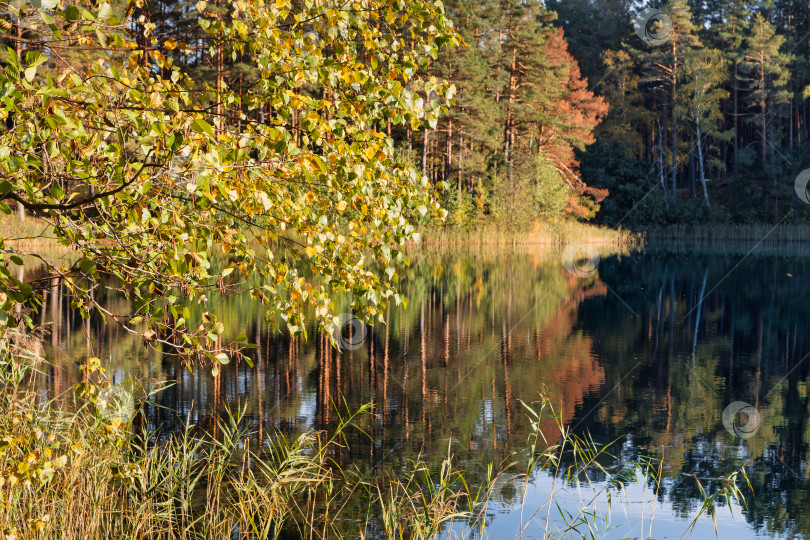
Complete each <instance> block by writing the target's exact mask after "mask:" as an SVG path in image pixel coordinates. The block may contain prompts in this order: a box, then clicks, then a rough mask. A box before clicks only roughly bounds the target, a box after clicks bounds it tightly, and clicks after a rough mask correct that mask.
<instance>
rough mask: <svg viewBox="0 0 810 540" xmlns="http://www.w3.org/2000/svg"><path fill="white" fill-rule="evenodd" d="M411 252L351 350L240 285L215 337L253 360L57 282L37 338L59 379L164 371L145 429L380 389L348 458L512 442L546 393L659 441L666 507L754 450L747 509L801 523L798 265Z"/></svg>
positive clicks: (579, 419)
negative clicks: (88, 310) (124, 316)
mask: <svg viewBox="0 0 810 540" xmlns="http://www.w3.org/2000/svg"><path fill="white" fill-rule="evenodd" d="M412 260H413V263H412V266H411V268H410V269H409V270H408V271H407V272H405V273H403V275H402V287H403V289H404V291H403V292H404V293H405V294H406V295H407V296H408V297H409V299H410V302H409V304H408V306H407V308H403V307H394V306H392V307H391V309H390V310H389V311H388V312H387V314H386V320H387V324H376V325H375V326H374V327H373V328H370V329H369V333H368V335H367V337H366V340H365V341H364V343H363V347H362V348H360V349H358V350H356V351H349V350H346V351H343V352H342V353H340V354H339V353H338V352H337V351H335V350H334V349H332V348H331V346H330V344H329V341H328V339H327V337H326V336H324V335H323V334H322V333H319V332H318V330H317V329H316V328H314V327H310V328H308V333H309V339H308V340H307V341H301V340H291V339H290V338H289V337H287V336H285V335H283V334H281V333H279V332H277V331H275V330H271V328H272V326H271V325H269V324H268V323H267V322H266V321H264V320H263V318H262V310H261V307H260V306H258V305H257V304H256V302H255V301H253V300H252V299H250V298H248V297H245V296H230V297H221V298H219V297H218V298H211V300H210V301H211V303H213V304H215V306H214V307H215V311H216V312H217V313H219V314H221V315H220V316H221V317H222V320H223V322H225V323H226V328H227V329H228V332H229V335H226V336H225V340H226V341H228V340H230V339H233V338H235V336H236V335H237V334H239V333H241V332H244V333H245V334H246V335H247V336H248V337H249V338H250V339H251V341H252V342H254V343H255V344H256V345H257V346H258V349H256V350H254V351H252V352H251V359H252V362H253V364H254V366H253V367H250V366H248V365H247V363H246V362H234V363H232V364H229V365H227V366H225V369H223V370H222V372H221V373H220V375H219V377H217V378H213V377H211V376H210V374H209V373H207V372H203V371H200V370H194V371H189V370H188V369H185V368H183V367H182V366H180V365H178V364H177V363H176V362H175V360H174V359H173V358H171V356H170V355H168V354H164V355H162V356H161V355H160V354H157V353H155V352H153V351H151V350H150V349H148V348H146V347H144V344H143V341H142V340H141V339H137V338H135V337H132V336H129V335H127V334H124V333H122V332H120V331H119V330H117V329H116V328H115V327H113V326H107V325H104V324H103V322H102V321H101V320H100V319H95V318H94V319H91V320H90V321H89V322H88V323H85V322H83V321H82V320H81V318H80V317H79V316H78V314H77V313H76V312H75V311H74V310H71V308H70V298H69V296H68V295H67V293H66V292H65V290H64V287H61V288H60V287H58V286H57V284H54V287H52V288H51V289H49V290H48V291H46V296H45V307H44V309H43V313H44V316H43V317H44V318H43V321H44V322H49V321H54V324H53V332H52V333H51V335H50V336H48V337H46V341H47V342H48V345H49V346H50V347H51V349H50V352H49V357H50V358H52V359H55V361H56V364H57V365H56V366H55V367H54V368H52V369H51V370H50V372H49V373H48V374H47V375H48V378H47V381H42V384H43V385H45V384H47V386H48V388H49V389H50V390H51V391H52V392H55V393H59V392H63V391H65V390H67V389H69V388H70V387H71V386H72V385H73V384H75V382H77V381H78V380H79V378H80V377H81V372H80V370H79V369H78V367H79V365H80V363H81V361H82V360H84V359H85V358H86V357H87V356H88V355H90V354H92V355H95V356H99V357H101V358H102V359H104V360H108V359H112V361H113V362H114V363H115V364H116V366H117V367H118V366H120V367H123V368H124V369H125V371H126V372H127V374H132V375H134V376H145V377H150V378H152V379H165V380H173V381H176V384H175V385H174V386H173V387H171V388H169V389H168V390H166V391H164V392H163V393H162V394H161V396H160V401H161V406H163V407H166V408H167V409H168V410H173V411H176V414H174V413H170V412H168V411H167V409H159V408H154V407H152V408H149V410H148V411H147V413H148V416H149V419H150V422H151V424H152V426H153V427H154V426H158V425H160V426H162V427H163V429H173V428H174V427H175V426H176V425H178V424H177V423H178V422H181V421H184V420H185V418H186V416H187V415H189V417H190V419H191V421H192V422H194V423H197V424H200V425H202V426H207V427H209V428H211V427H212V426H213V425H214V422H215V420H216V418H217V416H218V415H221V414H223V412H224V410H225V407H226V406H230V407H232V408H236V407H237V406H239V405H242V406H247V407H248V418H249V420H250V422H252V425H253V427H254V430H255V431H256V433H257V437H258V438H259V439H265V438H266V437H267V435H268V434H270V433H272V432H273V430H274V429H281V430H282V431H283V432H286V433H292V432H295V431H298V430H301V429H304V428H306V427H315V428H318V429H320V428H323V429H328V428H329V427H330V425H334V422H336V412H335V409H334V404H335V403H338V402H340V401H341V400H342V399H345V400H346V402H347V403H348V405H349V407H350V408H357V407H359V406H360V405H361V404H363V403H366V402H368V401H372V400H373V401H374V402H375V403H376V405H377V406H376V410H375V414H374V415H373V416H371V417H369V418H367V419H366V423H365V424H364V425H363V428H364V430H365V431H366V433H367V434H368V437H366V436H364V435H361V434H355V435H354V436H353V438H352V439H350V440H349V441H348V443H349V444H348V446H347V447H346V448H344V449H343V450H342V451H341V455H340V456H337V457H338V458H339V459H341V460H343V461H344V462H345V463H348V462H352V463H356V464H359V466H360V467H361V468H362V467H368V466H369V465H370V464H372V463H378V462H380V460H383V462H384V463H385V464H386V465H390V466H394V465H395V464H396V463H397V462H398V461H399V460H400V459H403V458H408V457H413V456H415V455H416V454H421V455H422V456H423V457H424V458H425V459H427V460H428V462H429V463H431V464H433V465H436V464H438V463H440V461H441V458H442V457H443V456H444V455H445V454H446V450H447V440H448V438H450V437H452V438H453V440H454V441H455V442H456V444H455V446H454V453H455V454H456V455H457V456H459V455H460V457H461V458H463V459H465V460H467V461H468V462H469V463H470V464H471V465H474V464H476V463H486V462H490V461H493V460H496V461H497V460H498V459H499V458H500V457H502V456H504V455H505V454H506V453H508V452H510V451H512V450H514V449H516V448H522V447H523V446H524V444H525V441H526V436H527V435H528V433H527V429H528V423H527V422H526V421H525V415H524V411H523V410H522V408H521V406H520V404H519V401H518V400H524V401H528V402H531V401H533V400H535V399H536V398H537V396H538V393H539V392H540V391H542V390H545V391H546V392H547V393H548V395H550V396H551V397H552V399H553V400H554V403H555V406H557V410H558V412H559V413H560V414H562V416H563V418H564V420H565V421H566V422H567V423H568V425H570V426H575V428H576V430H577V431H579V432H582V431H584V430H588V431H590V432H591V434H592V435H593V436H594V438H595V439H596V440H597V442H600V443H607V442H609V441H612V440H614V439H615V438H617V437H619V436H625V437H626V438H625V439H624V440H625V442H624V444H623V445H622V446H621V448H620V450H621V459H622V460H626V459H632V458H634V457H637V456H639V455H641V454H650V453H652V454H656V455H659V456H661V455H663V457H664V458H665V468H664V471H663V474H664V477H665V479H666V481H665V482H664V484H663V488H662V489H661V491H660V493H659V495H660V497H661V498H662V500H663V499H667V500H669V501H671V503H672V504H673V505H674V507H675V509H676V511H678V512H680V513H682V514H686V513H688V512H690V510H694V509H695V505H697V504H699V501H700V493H699V490H698V488H697V486H696V484H695V482H694V480H693V479H690V478H689V476H688V475H697V476H698V477H700V478H702V479H704V480H703V483H704V486H705V487H707V489H711V488H713V487H716V486H717V482H718V480H716V479H718V478H721V477H723V476H724V475H726V474H728V473H729V472H731V471H732V470H733V469H736V468H737V467H739V466H740V465H741V464H743V463H750V464H751V465H753V468H751V469H750V476H751V481H752V483H753V484H754V488H755V495H754V496H753V497H749V500H748V510H747V511H746V516H747V519H748V520H749V521H750V522H751V523H752V524H753V525H754V526H755V527H761V528H763V529H764V530H767V531H772V532H786V533H789V532H791V531H794V532H797V533H807V532H810V517H808V516H807V515H805V512H804V508H805V506H806V504H805V502H804V499H805V495H804V493H806V489H807V488H808V487H810V486H808V484H807V482H806V481H805V477H806V473H807V468H808V465H807V464H808V462H809V460H808V450H809V449H808V444H807V441H808V439H809V438H810V426H808V421H807V418H808V414H810V410H809V409H808V407H809V406H810V403H808V400H810V395H809V394H810V391H808V387H807V383H806V382H805V381H806V380H807V376H808V374H810V361H807V362H802V360H803V359H804V358H805V357H806V355H807V354H808V353H810V342H808V339H807V338H806V337H805V336H804V335H803V334H802V333H801V329H802V328H803V327H804V324H803V323H804V321H806V320H808V318H807V315H809V314H810V313H808V311H810V305H807V303H806V300H805V299H806V298H807V297H808V293H810V290H808V288H810V285H808V283H809V282H808V280H807V279H802V278H803V277H804V278H806V277H808V276H810V272H808V270H810V265H808V264H807V262H805V261H801V260H793V259H776V258H753V257H752V258H750V259H748V260H746V262H745V263H744V264H741V265H739V266H737V267H736V268H734V267H735V265H736V264H737V263H738V262H739V259H738V258H734V257H727V258H724V257H712V258H707V259H702V258H700V257H691V258H689V257H683V256H681V257H679V258H677V259H676V258H669V257H664V256H656V255H647V256H639V257H624V258H610V259H605V260H603V261H602V264H601V265H600V268H599V277H598V278H593V279H591V280H577V279H574V278H572V277H571V276H570V275H569V274H567V273H566V272H565V271H564V270H563V268H562V265H561V264H560V263H559V261H558V259H557V258H555V257H550V256H548V255H545V256H540V255H529V254H518V253H463V252H459V253H453V254H439V255H437V254H427V253H417V254H415V255H414V256H413V257H412ZM732 268H733V271H731V272H729V271H730V270H732ZM707 272H708V273H707ZM726 274H728V276H727V277H725V279H724V280H723V281H722V282H721V279H722V278H724V276H726ZM787 274H791V275H792V276H793V277H792V278H790V277H787ZM704 282H705V284H706V285H705V286H704ZM718 284H719V285H718ZM701 291H702V295H703V301H702V302H701V301H700V299H701ZM614 292H615V293H616V295H618V296H619V297H621V301H619V300H618V299H617V297H616V295H614ZM102 300H103V302H104V303H105V305H107V306H108V308H109V309H111V310H115V311H116V312H124V311H126V310H127V309H129V308H128V304H127V302H126V301H124V300H123V299H120V298H117V297H109V298H104V299H102ZM345 300H346V299H344V298H336V299H335V302H336V304H337V305H338V306H341V305H345ZM624 303H626V304H627V306H625V305H624ZM628 306H629V309H628ZM191 309H192V318H195V317H199V316H200V315H201V312H202V308H201V307H199V306H196V305H194V306H191ZM631 310H632V312H634V313H635V314H637V315H638V316H637V317H636V316H634V315H633V313H631ZM88 331H89V338H88V334H87V332H88ZM696 331H697V335H696V333H695V332H696ZM786 373H790V376H789V377H787V380H785V381H784V382H782V380H783V378H784V376H785V374H786ZM600 400H603V401H600ZM735 400H741V401H747V402H749V403H752V404H755V405H756V406H757V407H758V409H759V411H760V413H761V416H762V420H763V424H762V426H761V427H760V429H759V431H758V432H757V434H756V436H754V437H753V438H750V439H747V440H745V441H740V440H738V439H735V438H734V437H732V436H731V435H730V434H729V433H727V432H726V431H725V429H724V428H723V426H722V422H721V415H722V412H723V409H724V408H725V406H726V405H728V404H729V403H731V402H732V401H735ZM548 429H549V430H551V429H552V427H551V426H550V425H549V426H548ZM549 433H553V431H549ZM383 458H384V459H383Z"/></svg>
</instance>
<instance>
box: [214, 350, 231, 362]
mask: <svg viewBox="0 0 810 540" xmlns="http://www.w3.org/2000/svg"><path fill="white" fill-rule="evenodd" d="M216 359H217V362H219V363H220V364H227V363H228V362H230V361H231V359H230V358H228V355H227V354H225V353H223V352H221V353H219V354H218V355H217V356H216Z"/></svg>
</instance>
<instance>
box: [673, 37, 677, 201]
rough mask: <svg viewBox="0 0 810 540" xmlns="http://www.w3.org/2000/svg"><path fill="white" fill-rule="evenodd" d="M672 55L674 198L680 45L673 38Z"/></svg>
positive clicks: (675, 195) (675, 189)
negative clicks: (676, 101)
mask: <svg viewBox="0 0 810 540" xmlns="http://www.w3.org/2000/svg"><path fill="white" fill-rule="evenodd" d="M672 57H673V58H674V61H673V65H672V200H673V201H674V200H675V199H677V197H678V115H677V112H676V103H675V100H676V97H677V90H678V47H677V45H676V43H675V41H674V40H673V42H672Z"/></svg>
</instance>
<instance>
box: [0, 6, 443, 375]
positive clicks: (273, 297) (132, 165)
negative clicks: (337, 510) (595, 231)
mask: <svg viewBox="0 0 810 540" xmlns="http://www.w3.org/2000/svg"><path fill="white" fill-rule="evenodd" d="M230 7H231V10H232V11H231V13H230V14H229V15H228V16H227V17H226V16H222V15H221V14H218V13H214V12H213V11H209V10H208V9H207V6H206V4H205V2H199V3H198V4H197V6H196V9H197V11H198V12H199V13H200V17H201V18H200V20H199V25H200V28H202V29H203V30H204V31H205V32H206V33H207V35H208V36H209V41H208V43H209V45H210V48H209V50H208V54H210V55H212V56H213V58H211V59H210V60H212V61H213V60H216V58H217V57H218V56H217V55H223V56H225V57H236V56H242V55H244V56H245V57H246V58H249V59H250V61H251V62H252V63H253V67H254V72H255V76H256V79H257V81H256V83H255V84H251V85H248V86H247V87H246V88H239V89H234V88H230V87H228V85H227V84H225V83H224V82H222V81H220V84H214V83H213V82H211V81H206V80H192V79H191V78H190V76H189V75H188V74H187V73H183V72H182V71H181V70H180V69H179V68H177V67H176V66H174V64H173V60H172V58H171V57H168V56H166V55H164V54H163V53H162V52H161V47H162V48H163V50H164V51H166V52H168V51H176V50H180V49H183V48H185V47H186V45H185V44H183V43H181V42H179V41H177V40H175V39H169V40H162V41H161V40H159V39H158V38H157V37H156V36H154V35H152V33H151V31H152V30H153V28H152V27H153V26H154V25H153V24H152V23H149V22H145V21H142V25H141V26H142V27H143V29H144V32H143V35H142V36H141V39H142V40H145V41H146V42H147V43H150V47H149V49H148V50H144V49H141V48H140V46H139V45H138V44H137V43H136V41H133V40H132V39H131V35H130V34H128V33H126V32H124V28H125V26H124V25H126V24H127V21H123V22H121V21H118V20H117V19H116V18H115V16H114V14H113V13H112V8H111V7H110V4H108V3H102V4H101V5H96V6H91V5H88V6H83V5H82V6H74V5H70V6H64V7H58V6H56V5H54V6H53V9H52V10H50V11H48V12H47V13H44V12H37V13H38V14H37V13H34V14H33V15H34V17H33V19H32V22H31V31H32V32H34V31H35V32H34V33H32V35H36V36H38V39H42V40H43V43H45V42H47V43H48V47H50V49H49V50H51V51H53V54H43V53H33V52H32V53H30V54H29V55H27V56H26V58H25V59H24V61H23V62H18V61H17V60H16V57H15V55H13V54H11V53H9V65H8V66H7V68H6V69H5V70H4V72H3V73H2V74H0V88H2V96H0V98H2V99H1V100H0V116H3V117H4V118H9V117H13V119H14V126H13V128H12V129H9V130H7V131H6V132H3V133H2V134H0V149H2V150H0V173H2V175H3V181H4V184H2V187H0V190H2V191H0V205H2V206H0V210H2V211H10V207H9V204H8V203H21V204H23V205H25V206H26V207H27V208H28V209H29V210H31V211H34V212H37V213H40V214H41V215H43V216H45V217H46V218H47V219H48V221H49V222H50V223H51V224H52V225H53V226H54V227H55V230H56V233H57V236H58V238H59V240H60V241H61V242H62V243H64V244H65V245H70V246H72V247H75V248H76V249H78V250H79V251H80V253H81V257H80V259H79V260H80V262H79V263H77V264H76V265H74V266H73V267H71V268H64V269H61V268H60V269H56V268H54V270H55V271H58V272H59V273H60V274H61V275H63V276H65V277H66V278H70V280H71V281H70V284H71V285H70V286H71V288H72V292H73V294H74V295H75V297H76V298H77V302H78V303H79V304H81V305H82V306H84V307H83V309H92V308H93V307H94V306H93V295H92V294H91V291H92V290H94V289H95V288H97V287H98V284H99V280H100V279H102V278H105V279H107V280H108V281H107V282H105V283H106V284H107V285H108V286H110V287H113V288H117V289H119V290H120V291H122V292H123V293H124V294H125V295H126V296H127V297H128V298H129V299H130V301H131V302H132V310H133V312H132V313H131V314H125V315H119V314H115V315H114V318H115V320H116V321H117V322H118V323H120V324H122V325H124V326H125V327H126V328H127V329H128V330H129V331H131V332H133V333H136V334H138V335H142V336H143V337H144V338H145V339H147V340H148V341H150V342H152V343H154V344H170V345H172V347H175V348H176V349H180V350H185V351H186V352H190V353H197V356H198V357H200V356H201V355H202V353H203V352H204V353H205V355H209V356H208V358H209V360H211V361H212V362H215V363H216V364H220V363H224V361H227V359H228V358H230V356H229V355H228V354H227V353H226V352H224V351H223V350H221V348H222V345H221V343H220V339H221V335H222V333H223V330H224V327H223V325H224V324H225V321H217V319H216V317H215V316H214V315H213V314H211V315H210V316H206V317H204V318H203V321H191V320H190V318H191V313H190V312H189V310H188V308H187V306H188V305H190V304H193V303H199V304H203V305H204V304H206V303H207V297H208V295H210V294H212V293H213V292H214V291H217V290H219V291H227V290H229V289H234V288H238V287H243V288H244V287H249V288H251V290H252V293H253V296H254V297H256V298H259V299H261V300H263V301H264V302H265V303H266V305H267V307H268V310H269V311H271V312H275V313H276V314H278V315H279V316H280V317H281V318H282V319H284V320H285V321H287V323H288V326H289V327H290V329H291V330H292V331H293V332H303V330H302V329H303V328H304V327H305V325H304V324H303V323H304V317H305V315H304V313H305V307H306V306H307V305H311V306H316V307H317V310H316V311H317V314H318V317H319V319H320V320H321V321H323V322H324V324H325V325H327V326H328V325H329V324H331V323H330V321H331V320H332V319H333V316H332V315H333V314H332V313H331V308H330V305H331V304H330V300H329V296H330V293H331V292H332V291H333V290H335V289H340V290H344V291H347V292H349V293H351V294H352V295H353V298H354V300H353V309H355V310H356V311H357V312H358V313H359V314H361V315H362V316H365V317H366V318H368V319H371V318H374V317H380V316H381V314H382V310H383V308H384V306H385V304H386V302H387V301H388V299H390V298H395V299H397V301H399V300H400V297H399V296H398V295H397V292H396V290H395V285H396V282H397V280H398V276H397V274H396V267H397V266H398V265H400V264H402V263H404V262H405V259H404V256H403V255H402V252H403V246H404V244H405V243H407V242H410V241H414V240H418V238H419V237H418V235H417V234H416V233H415V231H414V228H413V226H412V225H411V224H410V223H409V222H408V219H407V217H406V216H407V215H410V214H409V212H410V211H415V210H416V209H418V211H419V212H421V213H426V212H428V211H434V212H440V211H441V209H440V208H439V206H438V203H437V200H436V197H435V193H433V192H431V191H430V190H428V189H427V185H426V184H425V180H424V179H423V178H422V177H421V175H420V174H419V173H418V172H417V171H416V170H414V169H413V167H411V166H410V165H409V164H407V163H405V162H402V161H399V160H398V159H397V158H396V157H395V154H394V150H393V143H392V141H391V140H390V139H388V137H387V136H386V135H385V133H383V130H382V129H381V128H382V127H383V126H386V125H387V124H388V123H389V122H390V123H393V124H399V125H412V126H418V125H421V124H422V123H423V122H427V123H428V125H435V122H436V118H437V116H438V114H439V112H440V107H441V105H442V103H439V102H438V100H433V101H431V102H430V103H426V102H425V101H424V100H423V99H422V98H421V97H419V96H420V94H421V95H428V94H431V95H436V96H443V97H444V98H445V100H443V101H444V102H445V103H446V100H449V99H451V98H452V96H453V92H454V89H453V88H452V87H447V86H446V85H444V84H443V83H442V82H440V81H436V80H432V79H426V80H418V79H416V78H415V74H416V70H417V67H418V65H420V64H423V62H424V59H425V58H428V57H431V56H435V53H436V49H437V47H439V46H441V45H443V44H446V43H447V44H451V43H454V42H455V41H456V37H455V33H454V32H453V30H452V27H451V26H450V24H449V22H448V21H447V19H445V17H444V15H443V13H442V12H441V8H440V6H439V4H433V3H431V2H426V1H417V2H407V3H406V2H399V1H396V2H374V1H368V0H362V1H352V2H349V3H333V2H329V1H317V2H304V3H294V4H293V3H289V2H286V1H283V0H282V1H275V2H263V1H260V0H256V1H250V2H248V1H239V2H234V3H232V4H230ZM119 23H120V25H119ZM150 25H152V26H150ZM59 36H61V39H65V40H66V43H68V45H64V46H63V45H61V44H60V43H62V42H61V41H59ZM74 45H80V46H81V47H82V50H83V51H84V50H89V51H91V52H90V53H85V56H84V57H83V59H82V61H81V63H76V62H78V61H76V62H73V63H71V58H72V57H71V56H70V54H69V53H70V51H71V47H72V46H74ZM60 47H62V48H60ZM42 50H46V48H45V47H43V48H42ZM57 54H59V59H58V61H57V56H56V55H57ZM87 54H89V55H90V59H89V60H88V59H87ZM212 63H213V62H212ZM46 65H47V66H48V69H47V75H44V74H43V73H42V72H41V71H42V69H43V68H44V67H45V66H46ZM214 251H224V252H225V253H227V254H228V257H229V259H228V263H227V266H226V267H225V268H214V267H213V265H212V263H211V260H210V255H211V253H212V252H214ZM0 280H3V283H4V284H5V289H0V290H8V291H13V292H14V293H17V294H20V293H21V291H22V288H23V287H22V285H21V284H19V283H14V282H13V281H12V280H11V278H10V277H9V276H7V275H6V274H3V275H2V276H0ZM31 297H33V296H31ZM25 299H26V297H25V295H23V296H21V297H20V299H19V300H17V299H16V297H15V298H14V299H13V300H14V301H15V302H21V301H24V300H25ZM11 307H12V306H11V304H8V305H5V306H4V307H3V308H2V309H3V310H4V311H2V312H3V313H7V312H8V309H10V308H11ZM206 319H207V320H206ZM205 355H202V356H205Z"/></svg>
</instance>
